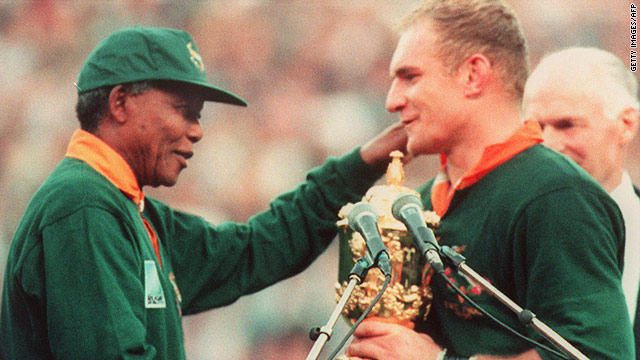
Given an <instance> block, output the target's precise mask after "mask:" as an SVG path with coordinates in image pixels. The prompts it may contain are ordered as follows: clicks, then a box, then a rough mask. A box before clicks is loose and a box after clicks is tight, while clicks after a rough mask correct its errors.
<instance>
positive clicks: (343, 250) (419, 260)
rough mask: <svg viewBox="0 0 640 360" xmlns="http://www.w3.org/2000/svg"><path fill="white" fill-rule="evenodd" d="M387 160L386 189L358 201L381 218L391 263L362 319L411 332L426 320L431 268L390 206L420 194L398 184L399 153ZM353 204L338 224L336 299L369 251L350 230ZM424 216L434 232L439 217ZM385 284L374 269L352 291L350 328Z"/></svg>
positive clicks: (401, 172)
mask: <svg viewBox="0 0 640 360" xmlns="http://www.w3.org/2000/svg"><path fill="white" fill-rule="evenodd" d="M390 156H391V158H392V160H391V163H390V164H389V166H388V168H387V174H386V181H387V185H378V186H373V187H372V188H370V189H369V190H368V191H367V193H366V194H365V196H364V198H363V199H362V201H365V202H368V203H370V204H371V205H373V206H374V207H375V208H376V209H377V211H378V214H380V217H379V219H378V229H379V231H380V235H381V237H382V240H383V242H384V244H385V246H386V248H387V251H388V252H389V257H390V263H391V279H390V281H389V285H388V287H387V289H386V290H385V292H384V293H383V294H382V297H381V298H380V299H379V301H378V303H377V304H376V305H375V306H374V307H373V309H372V310H371V312H370V313H369V314H368V315H367V318H366V319H367V320H369V319H376V320H378V321H385V322H392V323H397V324H401V325H403V326H407V327H409V328H412V329H413V328H414V326H415V323H414V322H415V321H416V320H418V319H425V318H426V316H427V314H428V313H429V308H430V305H431V299H432V294H431V289H430V287H429V285H428V283H427V275H428V274H429V271H430V266H429V265H428V264H427V263H426V261H425V260H424V259H423V257H422V255H421V254H420V253H419V252H418V251H416V248H415V246H414V244H413V240H412V238H411V235H410V234H409V232H408V231H407V228H406V226H405V225H404V224H403V223H402V222H400V221H398V220H396V219H395V218H394V217H393V215H392V213H391V207H392V205H393V202H394V201H395V199H396V197H397V196H398V195H400V194H403V193H407V192H410V193H413V194H415V195H416V196H420V195H419V194H418V193H417V192H415V191H413V190H411V189H409V188H407V187H404V186H403V185H402V183H403V182H404V170H403V168H402V160H401V158H402V156H403V154H402V152H400V151H394V152H392V153H391V155H390ZM353 206H354V204H351V203H349V204H346V205H345V206H343V207H342V208H341V209H340V212H339V214H338V215H339V217H340V219H341V220H339V221H338V223H337V225H338V228H339V232H338V236H339V242H340V245H339V246H340V247H339V256H340V257H339V260H338V266H339V270H338V283H336V293H337V299H338V300H339V299H340V297H341V296H342V294H343V293H344V291H345V289H346V287H347V284H348V281H349V279H348V278H349V275H350V272H351V269H352V268H353V265H354V264H355V262H356V261H357V260H358V259H359V258H361V257H364V256H366V253H367V246H366V242H365V240H364V239H363V237H362V236H361V235H360V234H359V233H358V232H354V231H352V230H351V229H350V228H349V224H348V214H349V212H350V211H351V209H352V208H353ZM424 215H425V221H426V223H427V226H428V227H430V228H432V229H436V228H437V226H438V224H439V221H440V218H439V217H438V216H437V215H436V214H435V213H434V212H431V211H425V212H424ZM384 280H385V277H384V275H383V274H382V272H381V271H380V270H379V269H378V268H371V269H370V270H369V272H368V273H367V276H366V277H365V279H364V280H363V281H362V282H361V283H360V284H359V285H358V286H356V287H355V289H354V291H353V293H352V294H351V297H350V298H349V300H348V301H347V303H346V305H345V307H344V309H343V312H342V315H343V317H344V318H345V319H346V320H347V321H348V322H349V323H350V324H353V323H355V321H356V320H357V319H358V318H359V317H360V315H362V313H363V312H364V311H365V309H366V308H367V307H368V306H369V305H370V304H371V303H372V301H373V300H374V298H375V297H376V295H377V294H378V292H379V291H380V289H381V288H382V285H383V283H384ZM342 358H343V359H344V357H342Z"/></svg>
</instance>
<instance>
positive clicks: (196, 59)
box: [187, 42, 204, 72]
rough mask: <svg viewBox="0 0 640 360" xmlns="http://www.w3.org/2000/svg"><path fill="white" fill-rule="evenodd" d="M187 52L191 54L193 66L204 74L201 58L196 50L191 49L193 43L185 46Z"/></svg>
mask: <svg viewBox="0 0 640 360" xmlns="http://www.w3.org/2000/svg"><path fill="white" fill-rule="evenodd" d="M187 50H189V54H191V62H192V63H193V65H195V66H196V67H197V68H198V69H199V70H200V71H203V72H204V62H202V56H200V54H198V52H197V51H196V49H194V48H193V43H192V42H189V43H188V44H187Z"/></svg>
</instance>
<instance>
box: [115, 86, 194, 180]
mask: <svg viewBox="0 0 640 360" xmlns="http://www.w3.org/2000/svg"><path fill="white" fill-rule="evenodd" d="M127 102H128V103H127V119H129V121H127V123H126V126H127V130H126V133H127V134H128V139H129V141H128V146H127V147H128V149H127V151H126V153H127V155H126V156H125V158H126V159H127V161H128V163H129V165H130V166H131V168H132V169H133V172H134V173H135V175H136V177H137V179H138V183H139V185H140V187H142V186H144V185H150V186H153V187H157V186H160V185H164V186H172V185H175V183H176V182H177V180H178V175H179V174H180V171H182V169H184V168H186V167H187V160H188V159H189V158H190V157H191V156H193V145H194V144H195V143H196V142H198V141H199V140H200V139H201V138H202V128H201V127H200V123H199V119H200V111H201V110H202V107H203V104H204V100H203V99H202V97H201V96H200V95H199V94H198V92H197V90H195V89H194V88H192V87H182V86H180V87H174V86H162V87H160V88H152V89H150V90H147V91H144V92H142V93H141V94H137V95H134V94H131V95H129V97H128V98H127Z"/></svg>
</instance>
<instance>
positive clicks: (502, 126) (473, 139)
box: [447, 108, 522, 188]
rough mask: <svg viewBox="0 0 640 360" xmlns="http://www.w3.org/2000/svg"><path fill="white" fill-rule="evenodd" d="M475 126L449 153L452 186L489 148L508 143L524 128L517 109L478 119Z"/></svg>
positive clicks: (448, 171)
mask: <svg viewBox="0 0 640 360" xmlns="http://www.w3.org/2000/svg"><path fill="white" fill-rule="evenodd" d="M475 124H478V125H477V126H476V127H475V128H470V129H469V131H468V135H467V136H466V137H462V138H461V141H460V142H459V144H458V145H457V146H455V147H454V148H453V149H452V150H451V151H450V152H449V153H447V175H448V176H449V179H450V180H451V183H452V184H456V183H457V181H458V180H459V179H460V178H462V177H463V176H464V175H465V174H466V173H467V172H469V171H470V170H471V169H472V168H473V167H474V166H476V164H478V162H479V161H480V159H481V158H482V154H483V152H484V149H485V148H486V147H487V146H490V145H493V144H498V143H501V142H504V141H506V140H507V139H508V138H509V137H510V136H511V135H513V134H514V133H515V132H516V131H517V130H518V129H519V128H520V127H521V126H522V121H521V120H520V117H519V110H518V109H517V108H507V109H504V111H502V112H500V111H494V112H492V113H491V114H487V116H485V117H484V118H476V120H475ZM452 188H453V187H452Z"/></svg>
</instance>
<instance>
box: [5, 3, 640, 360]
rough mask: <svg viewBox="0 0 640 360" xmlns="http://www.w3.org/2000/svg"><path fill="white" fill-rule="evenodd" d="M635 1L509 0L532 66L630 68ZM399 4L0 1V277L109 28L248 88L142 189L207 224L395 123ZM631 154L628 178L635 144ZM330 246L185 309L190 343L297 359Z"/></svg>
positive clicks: (326, 276) (420, 163)
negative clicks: (181, 52) (137, 31)
mask: <svg viewBox="0 0 640 360" xmlns="http://www.w3.org/2000/svg"><path fill="white" fill-rule="evenodd" d="M634 1H636V0H613V1H603V0H571V1H556V0H537V1H530V0H507V2H508V3H509V4H511V5H512V7H513V8H514V9H515V10H516V12H517V13H518V15H519V17H520V20H521V23H522V25H523V28H524V32H525V36H526V37H527V39H528V42H529V46H530V52H531V65H532V67H534V66H535V65H536V64H537V62H538V61H539V59H540V57H541V56H542V55H544V54H545V53H547V52H549V51H553V50H556V49H559V48H562V47H566V46H574V45H587V46H597V47H600V48H603V49H606V50H608V51H611V52H613V53H615V54H616V55H618V56H620V57H621V58H622V59H623V60H624V61H625V63H626V64H627V65H628V66H629V65H630V60H629V54H630V40H629V32H630V5H631V4H632V3H633V2H634ZM411 4H412V1H409V0H393V1H391V0H326V1H320V0H317V1H314V0H311V1H302V0H300V1H295V0H291V1H265V0H262V1H261V0H253V1H252V0H220V1H180V2H173V1H168V0H146V1H144V0H143V1H124V0H120V1H98V0H87V1H54V0H40V1H38V0H32V1H12V0H0V99H1V100H0V133H1V135H2V136H1V137H0V284H1V281H2V278H3V272H4V264H5V261H6V256H7V251H8V247H9V243H10V241H11V238H12V236H13V233H14V231H15V228H16V226H17V223H18V221H19V219H20V216H21V214H22V212H23V210H24V208H25V207H26V205H27V202H28V200H29V198H30V196H31V195H32V194H33V192H34V191H35V190H36V189H37V187H38V186H39V185H40V183H41V182H42V181H43V180H44V178H45V177H46V176H47V174H48V173H49V172H50V171H51V170H52V169H53V167H54V166H55V165H56V164H57V163H58V161H59V160H60V158H61V157H62V156H63V154H64V151H65V148H66V145H67V142H68V140H69V138H70V136H71V134H72V132H73V131H74V130H75V129H76V128H77V121H76V119H75V111H74V108H75V101H76V89H75V87H74V81H75V80H76V77H77V74H78V72H79V70H80V68H81V66H82V63H83V62H84V60H85V58H86V57H87V55H88V54H89V52H90V51H91V50H92V48H93V47H94V46H95V45H96V44H97V43H98V42H99V41H100V40H102V39H103V38H104V37H106V36H107V35H108V34H110V33H111V32H113V31H115V30H117V29H119V28H122V27H127V26H133V25H145V26H167V27H175V28H182V29H185V30H188V31H190V32H191V33H192V34H193V36H194V38H195V40H196V43H197V45H198V47H199V48H200V52H201V54H202V58H203V59H204V62H205V67H206V69H207V72H208V76H209V79H210V81H211V82H213V83H214V84H218V85H220V86H222V87H224V88H226V89H229V90H231V91H233V92H235V93H237V94H239V95H241V96H242V97H243V98H245V99H246V100H247V101H248V102H249V104H250V105H249V107H248V108H240V107H234V106H228V105H222V104H213V103H207V105H205V108H204V110H203V114H202V115H203V120H202V125H203V128H204V132H205V136H204V139H203V140H202V141H201V142H200V143H198V144H197V145H196V155H195V156H194V158H193V159H192V160H190V162H189V168H188V169H186V170H185V171H184V172H183V173H182V175H181V178H180V180H179V181H178V184H177V185H176V186H174V187H172V188H159V189H145V191H146V192H147V194H148V195H151V196H155V197H157V198H160V199H162V200H164V201H166V202H167V203H169V204H170V205H172V206H173V207H175V208H178V209H182V210H186V211H190V212H194V213H197V214H200V215H202V216H204V217H205V218H207V219H209V220H210V221H212V222H213V223H219V222H221V221H225V220H233V221H245V220H246V219H247V218H248V217H249V216H250V215H252V214H254V213H256V212H258V211H260V210H263V209H265V208H266V207H267V206H268V203H269V201H270V200H271V199H272V198H273V197H275V196H276V195H278V194H280V193H281V192H283V191H286V190H288V189H291V188H293V187H294V186H295V185H296V184H298V183H299V182H301V181H302V180H303V179H304V174H305V173H306V172H307V171H308V170H310V169H311V168H313V167H314V166H317V165H319V164H321V163H322V162H323V161H324V160H325V159H326V158H327V157H328V156H336V155H341V154H343V153H345V152H347V151H349V150H351V149H353V148H354V147H355V146H357V145H360V144H363V143H364V142H365V141H366V140H368V139H370V138H371V137H373V136H374V135H375V134H377V133H378V132H380V131H381V130H382V129H384V128H385V127H387V126H388V125H390V124H392V123H393V122H394V121H396V117H395V115H393V114H388V113H387V112H386V111H385V107H384V102H385V97H386V91H387V89H388V86H389V85H390V77H389V74H388V63H389V60H390V58H391V55H392V53H393V50H394V47H395V42H396V36H395V34H394V33H393V31H392V26H393V24H394V22H395V21H396V20H397V19H398V18H400V17H401V16H402V15H403V14H405V13H406V12H407V10H408V9H409V8H410V6H411ZM636 6H637V2H636ZM584 76H585V78H586V77H588V76H590V74H584ZM637 144H638V141H636V147H637V146H638V145H637ZM629 160H630V165H629V170H630V173H631V177H632V179H633V180H634V182H635V183H636V184H639V183H640V157H639V156H638V155H637V153H634V154H633V156H632V158H631V159H629ZM437 163H438V162H437V159H436V158H435V157H425V158H419V159H416V160H414V162H412V163H411V164H409V165H408V166H407V167H406V173H407V179H406V182H405V185H406V186H409V187H412V188H415V187H417V186H418V185H419V184H420V183H422V182H423V181H425V180H426V179H427V178H429V177H430V176H432V175H433V174H435V172H436V171H437V169H438V165H437ZM336 245H337V242H334V243H333V245H332V246H331V247H330V248H329V249H328V251H327V252H326V253H325V254H323V255H322V256H321V257H320V258H319V259H318V260H317V261H316V262H315V263H314V264H313V265H312V266H311V267H310V268H309V269H308V270H306V271H305V272H303V273H302V274H300V275H298V276H296V277H294V278H292V279H289V280H286V281H283V282H281V283H279V284H277V285H275V286H273V287H271V288H268V289H266V290H264V291H261V292H259V293H256V294H253V295H250V296H246V297H244V298H242V299H240V300H239V301H237V302H236V303H234V304H232V305H230V306H227V307H224V308H221V309H216V310H213V311H209V312H206V313H203V314H199V315H195V316H189V317H185V319H184V325H185V336H186V346H187V353H188V357H189V358H190V359H193V360H198V359H221V360H225V359H234V360H237V359H258V358H259V359H304V358H305V357H306V355H307V353H308V351H309V350H310V349H311V347H312V345H313V341H311V340H310V339H309V338H308V335H307V333H308V331H309V329H311V328H312V327H315V326H323V325H324V324H325V323H326V321H327V320H328V318H329V316H330V314H331V312H332V311H333V309H334V306H335V301H336V295H335V290H334V283H335V282H336V278H337V257H338V251H337V246H336ZM70 266H73V265H72V264H70ZM196 271H197V269H196ZM335 331H336V332H335V334H334V337H333V338H332V340H331V341H329V343H328V344H327V346H326V347H325V352H324V353H323V354H324V355H323V356H325V357H326V355H327V354H328V353H329V352H330V351H331V350H333V348H334V347H335V346H336V345H337V344H338V343H339V342H340V340H341V337H342V335H343V334H344V333H346V331H347V326H346V323H344V322H342V321H339V322H338V324H337V326H336V330H335ZM87 336H90V334H87ZM321 358H322V357H321Z"/></svg>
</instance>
